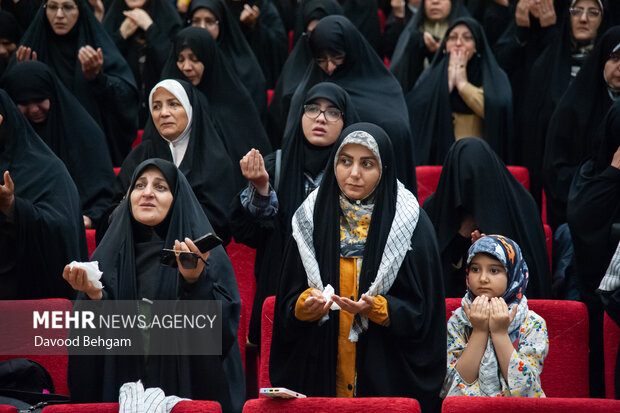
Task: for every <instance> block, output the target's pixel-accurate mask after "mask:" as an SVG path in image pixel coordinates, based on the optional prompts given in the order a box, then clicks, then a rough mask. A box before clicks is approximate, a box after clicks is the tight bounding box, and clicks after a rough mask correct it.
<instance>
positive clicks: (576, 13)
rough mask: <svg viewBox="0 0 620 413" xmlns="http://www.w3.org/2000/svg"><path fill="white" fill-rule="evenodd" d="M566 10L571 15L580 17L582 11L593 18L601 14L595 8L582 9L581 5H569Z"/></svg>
mask: <svg viewBox="0 0 620 413" xmlns="http://www.w3.org/2000/svg"><path fill="white" fill-rule="evenodd" d="M568 11H569V13H570V15H571V16H573V17H581V16H583V13H586V16H588V17H589V18H592V19H593V18H596V17H598V16H600V15H601V11H600V10H599V9H595V8H589V9H584V8H583V7H571V8H570V9H568Z"/></svg>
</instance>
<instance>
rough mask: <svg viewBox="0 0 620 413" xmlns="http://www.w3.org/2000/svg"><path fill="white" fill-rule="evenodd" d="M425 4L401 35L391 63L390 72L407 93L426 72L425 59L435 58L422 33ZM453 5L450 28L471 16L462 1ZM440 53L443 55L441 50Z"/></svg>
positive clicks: (423, 1)
mask: <svg viewBox="0 0 620 413" xmlns="http://www.w3.org/2000/svg"><path fill="white" fill-rule="evenodd" d="M425 2H426V0H422V2H421V3H420V6H419V7H418V12H417V13H416V14H415V16H414V17H413V19H411V20H410V21H409V23H407V25H406V26H405V28H404V29H403V31H402V33H401V34H400V37H399V38H398V42H397V43H396V47H395V48H394V53H393V54H392V60H391V61H390V71H391V72H392V73H393V74H394V76H395V77H396V79H397V80H398V81H399V82H400V84H401V86H402V88H403V91H404V92H405V93H407V92H409V91H410V90H411V89H412V88H413V86H414V85H415V83H416V81H417V80H418V77H420V74H421V73H422V71H424V59H425V58H428V59H429V61H430V60H432V58H433V55H432V54H431V53H430V52H429V51H428V49H427V48H426V45H425V44H424V33H423V32H421V31H420V30H421V28H422V25H423V24H424V21H425V20H426V8H425V7H424V3H425ZM451 3H452V7H451V9H450V14H448V17H447V20H448V22H449V23H450V26H451V27H454V24H453V22H454V21H455V20H456V19H458V18H461V17H467V16H469V12H468V11H467V8H466V7H465V6H464V5H463V3H462V1H461V0H451ZM438 53H441V49H440V50H438Z"/></svg>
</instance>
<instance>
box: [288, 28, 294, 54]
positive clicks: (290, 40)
mask: <svg viewBox="0 0 620 413" xmlns="http://www.w3.org/2000/svg"><path fill="white" fill-rule="evenodd" d="M294 34H295V32H294V31H293V30H289V31H288V54H291V52H292V51H293V46H295V45H294V44H293V35H294Z"/></svg>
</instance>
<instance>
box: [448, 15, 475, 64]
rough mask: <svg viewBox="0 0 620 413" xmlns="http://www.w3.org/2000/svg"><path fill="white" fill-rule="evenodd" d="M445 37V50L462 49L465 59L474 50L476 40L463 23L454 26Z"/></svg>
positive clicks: (469, 56)
mask: <svg viewBox="0 0 620 413" xmlns="http://www.w3.org/2000/svg"><path fill="white" fill-rule="evenodd" d="M447 36H448V37H447V38H446V52H448V53H452V52H453V51H455V50H462V51H463V52H465V56H467V60H469V59H471V57H472V56H473V55H474V53H475V52H476V41H475V40H474V36H473V35H472V34H471V30H469V27H467V26H466V25H464V24H459V25H458V26H455V27H454V28H453V29H452V31H451V32H450V33H449V34H448V35H447Z"/></svg>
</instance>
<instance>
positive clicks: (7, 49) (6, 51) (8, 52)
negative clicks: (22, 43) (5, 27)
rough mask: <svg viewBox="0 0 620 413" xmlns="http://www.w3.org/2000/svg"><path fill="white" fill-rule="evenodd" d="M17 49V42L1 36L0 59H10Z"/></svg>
mask: <svg viewBox="0 0 620 413" xmlns="http://www.w3.org/2000/svg"><path fill="white" fill-rule="evenodd" d="M16 49H17V44H15V43H13V42H11V41H10V40H9V39H5V38H4V37H0V59H4V60H5V61H8V60H9V58H10V57H11V56H13V52H14V51H15V50H16Z"/></svg>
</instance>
